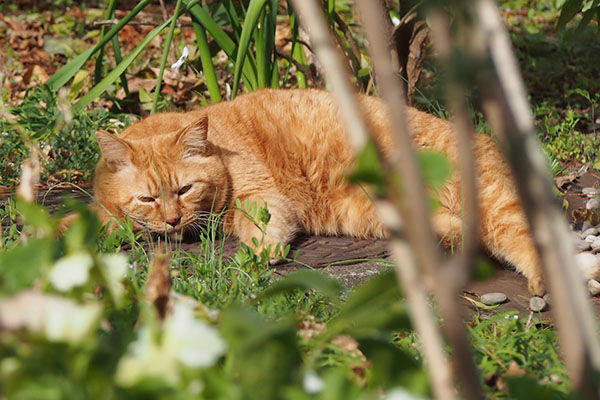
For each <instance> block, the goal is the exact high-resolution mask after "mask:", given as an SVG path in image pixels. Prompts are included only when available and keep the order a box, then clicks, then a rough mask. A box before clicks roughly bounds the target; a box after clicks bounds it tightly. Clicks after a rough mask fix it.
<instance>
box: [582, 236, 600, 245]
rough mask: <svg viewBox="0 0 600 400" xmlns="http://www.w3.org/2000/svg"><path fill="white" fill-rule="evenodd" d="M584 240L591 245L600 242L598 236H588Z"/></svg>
mask: <svg viewBox="0 0 600 400" xmlns="http://www.w3.org/2000/svg"><path fill="white" fill-rule="evenodd" d="M583 240H585V241H586V242H590V243H591V242H595V241H597V240H599V238H598V236H594V235H588V236H586V237H585V239H583Z"/></svg>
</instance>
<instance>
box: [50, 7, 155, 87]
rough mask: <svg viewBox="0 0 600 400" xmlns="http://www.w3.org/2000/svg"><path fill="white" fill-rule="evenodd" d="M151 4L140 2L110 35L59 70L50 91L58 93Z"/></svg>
mask: <svg viewBox="0 0 600 400" xmlns="http://www.w3.org/2000/svg"><path fill="white" fill-rule="evenodd" d="M151 3H152V0H142V1H140V2H139V3H138V5H137V6H135V8H134V9H133V10H131V12H129V14H127V15H126V16H125V18H123V19H122V20H121V21H119V23H118V24H116V25H115V26H113V27H112V29H111V30H110V31H108V33H107V34H106V35H105V36H104V37H102V38H101V39H100V40H99V41H98V43H97V44H96V45H95V46H93V47H90V48H89V49H87V50H86V51H84V52H83V53H81V54H80V55H78V56H77V57H75V58H74V59H73V60H71V61H70V62H69V63H67V65H65V66H64V67H62V68H61V69H59V70H58V71H57V72H56V73H55V74H54V75H52V76H51V77H50V79H48V82H46V85H48V87H50V89H52V90H53V91H56V90H58V89H59V88H60V87H61V86H63V85H64V84H65V83H67V82H68V81H69V79H71V78H72V77H73V75H75V74H76V73H77V71H79V70H80V69H81V67H83V65H84V64H85V63H86V61H87V60H88V59H89V58H90V57H91V56H92V54H94V53H95V52H96V51H98V50H99V49H101V48H103V47H104V45H105V44H106V43H107V42H108V41H109V40H111V39H112V37H113V36H115V35H116V34H117V33H118V32H119V31H120V30H121V29H123V27H124V26H125V25H127V23H128V22H129V21H131V20H132V19H133V17H135V16H136V15H137V14H138V13H139V12H140V11H142V10H143V9H144V8H146V7H147V6H148V5H149V4H151Z"/></svg>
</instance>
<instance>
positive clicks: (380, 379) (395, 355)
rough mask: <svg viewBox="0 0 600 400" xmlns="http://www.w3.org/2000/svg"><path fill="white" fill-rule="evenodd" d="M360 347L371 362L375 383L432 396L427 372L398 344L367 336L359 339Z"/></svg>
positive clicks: (385, 387)
mask: <svg viewBox="0 0 600 400" xmlns="http://www.w3.org/2000/svg"><path fill="white" fill-rule="evenodd" d="M359 347H360V350H361V351H362V352H363V353H364V354H365V356H366V357H367V359H368V360H369V362H370V363H371V366H372V367H371V368H372V372H373V373H372V374H370V378H371V380H372V384H373V385H375V386H381V387H382V388H384V389H389V388H393V387H403V388H405V389H407V390H409V391H410V392H412V393H413V394H415V395H419V396H427V397H429V396H431V392H430V389H429V379H428V376H427V372H426V371H425V370H424V369H423V368H421V367H420V365H419V364H418V363H417V362H416V361H415V360H414V359H413V358H412V357H411V356H410V355H409V354H407V353H405V352H404V351H402V350H401V349H400V348H399V347H398V346H397V345H395V344H393V343H391V342H390V341H384V340H381V339H378V338H367V339H362V340H359Z"/></svg>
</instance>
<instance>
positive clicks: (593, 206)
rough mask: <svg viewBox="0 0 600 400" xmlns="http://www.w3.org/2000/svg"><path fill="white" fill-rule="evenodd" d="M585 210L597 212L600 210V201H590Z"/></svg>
mask: <svg viewBox="0 0 600 400" xmlns="http://www.w3.org/2000/svg"><path fill="white" fill-rule="evenodd" d="M585 208H586V209H587V210H596V209H598V208H600V200H598V199H589V200H588V201H587V202H586V203H585Z"/></svg>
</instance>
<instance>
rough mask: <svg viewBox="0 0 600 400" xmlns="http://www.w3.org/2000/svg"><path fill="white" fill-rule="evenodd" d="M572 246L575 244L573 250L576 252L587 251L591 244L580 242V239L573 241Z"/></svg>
mask: <svg viewBox="0 0 600 400" xmlns="http://www.w3.org/2000/svg"><path fill="white" fill-rule="evenodd" d="M574 244H575V248H576V249H577V251H578V252H582V251H586V250H589V249H590V248H591V247H592V245H591V242H588V241H585V240H581V239H577V240H575V241H574Z"/></svg>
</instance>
